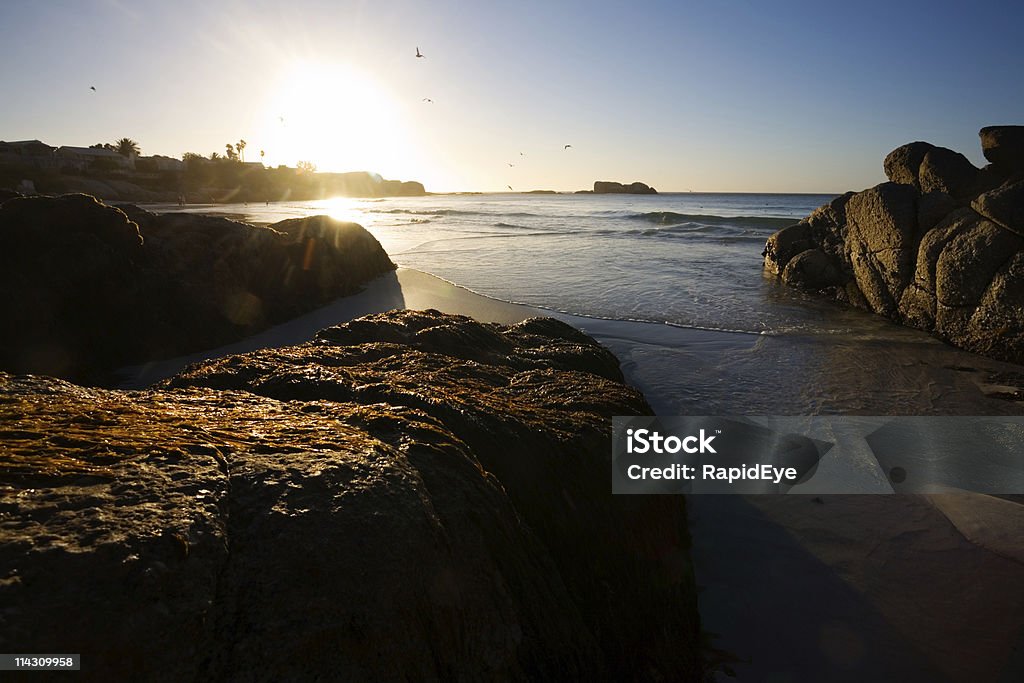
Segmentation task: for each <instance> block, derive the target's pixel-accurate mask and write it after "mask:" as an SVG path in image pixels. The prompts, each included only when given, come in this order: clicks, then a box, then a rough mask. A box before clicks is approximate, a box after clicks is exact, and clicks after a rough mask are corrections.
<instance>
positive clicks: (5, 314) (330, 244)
mask: <svg viewBox="0 0 1024 683" xmlns="http://www.w3.org/2000/svg"><path fill="white" fill-rule="evenodd" d="M281 227H282V230H281V231H279V230H275V229H273V228H265V227H256V226H252V225H247V224H245V223H239V222H236V221H231V220H228V219H225V218H212V217H206V216H197V215H194V214H186V213H178V214H164V215H157V214H153V213H150V212H148V211H145V210H143V209H139V208H138V207H135V206H131V205H125V206H123V207H122V208H120V209H115V208H112V207H109V206H106V205H104V204H101V203H100V202H98V201H96V200H95V199H94V198H92V197H89V196H87V195H66V196H64V197H56V198H51V197H31V198H23V199H13V200H9V201H7V202H5V203H4V204H3V205H2V206H0V265H2V266H3V267H2V268H0V287H2V289H3V291H5V292H14V293H16V294H17V295H16V296H9V297H4V298H3V299H0V318H2V319H5V320H7V321H10V322H11V327H10V329H11V333H10V334H7V335H5V336H4V338H3V339H2V340H0V369H6V370H10V371H14V372H31V373H41V374H49V375H53V376H58V377H65V378H73V379H76V380H79V381H86V382H102V381H104V377H105V376H106V373H107V372H109V371H110V370H112V369H114V368H116V367H118V366H122V365H127V364H131V363H141V362H144V361H147V360H151V359H155V358H161V357H169V356H176V355H181V354H184V353H188V352H193V351H198V350H201V349H205V348H211V347H216V346H220V345H223V344H227V343H229V342H232V341H236V340H238V339H240V338H243V337H245V336H248V335H251V334H253V333H254V332H257V331H259V330H260V329H262V328H264V327H266V326H267V325H270V324H274V323H278V322H283V321H285V320H288V319H290V318H293V317H295V316H297V315H300V314H302V313H304V312H306V311H309V310H310V309H312V308H315V307H316V306H320V305H323V304H325V303H327V302H329V301H331V300H333V299H335V298H337V297H340V296H345V295H348V294H352V293H354V292H356V291H358V289H359V287H360V286H361V284H362V283H363V282H366V281H367V280H369V279H371V278H372V277H375V276H376V275H378V274H380V273H383V272H386V271H388V270H391V269H393V268H394V267H395V266H394V264H393V263H392V262H391V260H390V259H389V258H388V256H387V254H386V253H385V252H384V250H383V249H382V248H381V246H380V244H379V243H378V242H377V240H376V239H374V237H373V236H372V235H370V234H369V233H368V232H366V231H365V230H364V229H363V228H361V227H360V226H358V225H356V224H354V223H342V222H339V221H334V220H333V219H330V218H327V217H322V216H321V217H312V218H306V219H301V220H299V221H297V222H296V221H289V222H286V224H283V225H282V226H281Z"/></svg>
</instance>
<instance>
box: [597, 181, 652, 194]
mask: <svg viewBox="0 0 1024 683" xmlns="http://www.w3.org/2000/svg"><path fill="white" fill-rule="evenodd" d="M594 194H658V191H657V190H655V189H654V188H653V187H651V186H650V185H646V184H644V183H641V182H636V183H630V184H629V185H623V184H622V183H616V182H613V181H610V180H595V181H594Z"/></svg>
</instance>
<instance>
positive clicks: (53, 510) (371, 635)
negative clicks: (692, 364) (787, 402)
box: [0, 311, 700, 681]
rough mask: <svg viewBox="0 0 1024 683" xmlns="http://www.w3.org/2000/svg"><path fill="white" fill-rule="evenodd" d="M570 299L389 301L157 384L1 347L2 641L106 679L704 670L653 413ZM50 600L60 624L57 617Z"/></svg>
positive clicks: (653, 674)
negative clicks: (518, 306)
mask: <svg viewBox="0 0 1024 683" xmlns="http://www.w3.org/2000/svg"><path fill="white" fill-rule="evenodd" d="M620 380H621V375H620V373H619V369H618V363H617V362H616V360H615V358H614V357H613V356H612V355H611V354H610V353H608V352H607V351H605V350H603V349H602V348H601V347H599V346H598V345H597V344H596V343H594V342H593V341H592V340H590V339H589V338H588V337H586V336H584V335H582V334H581V333H580V332H578V331H576V330H574V329H573V328H570V327H568V326H566V325H564V324H562V323H559V322H556V321H554V320H530V321H526V322H524V323H521V324H519V325H514V326H510V327H501V326H497V325H485V324H480V323H477V322H475V321H473V320H471V319H469V318H464V317H460V316H449V315H443V314H440V313H437V312H436V311H427V312H411V311H404V312H391V313H387V314H383V315H378V316H371V317H368V318H364V319H361V320H356V321H353V322H352V323H349V324H346V325H341V326H338V327H334V328H330V329H328V330H324V331H323V333H322V334H321V335H320V336H319V337H318V338H317V339H316V340H315V341H312V342H309V343H307V344H304V345H301V346H296V347H290V348H283V349H268V350H264V351H260V352H257V353H253V354H248V355H245V356H235V357H230V358H224V359H220V360H217V361H213V362H207V363H204V364H202V365H199V366H196V367H193V368H191V369H190V370H188V371H187V372H186V373H184V374H182V375H181V376H178V377H176V378H173V379H171V380H169V381H168V382H166V383H165V384H164V385H163V386H161V387H160V388H159V389H156V390H151V391H141V392H125V391H112V390H101V389H84V388H81V387H77V386H74V385H72V384H68V383H66V382H63V381H60V380H56V379H49V378H39V377H14V376H10V375H5V374H3V373H0V424H3V425H4V426H5V427H4V428H5V432H4V438H3V441H0V512H2V515H0V529H2V530H3V534H2V542H0V604H2V605H3V612H2V614H0V624H2V628H0V650H4V651H7V652H15V651H26V652H58V651H66V650H68V648H69V647H71V645H72V644H73V645H74V647H73V649H74V650H75V651H79V652H81V653H83V660H84V662H85V664H84V667H85V668H86V669H87V671H88V673H89V678H90V680H154V679H158V680H176V681H189V680H195V681H198V680H441V679H443V680H509V679H516V680H520V679H521V680H526V679H529V680H537V679H540V680H555V679H558V680H561V679H573V680H620V679H649V680H698V679H699V675H700V671H699V664H698V658H697V634H698V623H697V615H696V594H695V586H694V582H693V574H692V569H691V565H690V561H689V557H688V552H689V551H688V543H689V541H688V536H687V532H686V519H685V508H684V502H685V501H684V500H683V499H681V498H679V497H675V496H617V497H613V496H611V495H610V485H609V476H610V456H611V450H610V446H611V443H610V428H609V419H610V417H611V416H612V415H632V414H641V413H645V412H648V411H649V407H648V406H647V404H646V402H645V401H644V400H643V397H642V396H641V395H640V394H639V393H638V392H637V391H635V390H633V389H631V388H629V387H626V386H624V385H623V384H622V383H621V381H620ZM55 624H59V625H60V626H59V628H55V626H54V625H55Z"/></svg>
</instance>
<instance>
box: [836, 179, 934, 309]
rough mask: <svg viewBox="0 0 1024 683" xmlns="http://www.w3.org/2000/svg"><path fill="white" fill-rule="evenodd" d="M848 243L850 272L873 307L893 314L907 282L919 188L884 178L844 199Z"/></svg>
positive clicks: (910, 274) (911, 265)
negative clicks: (879, 183)
mask: <svg viewBox="0 0 1024 683" xmlns="http://www.w3.org/2000/svg"><path fill="white" fill-rule="evenodd" d="M846 219H847V236H846V248H847V254H848V255H849V259H850V263H851V265H852V268H853V274H854V277H855V278H856V282H857V285H858V286H859V287H860V290H861V292H862V293H863V294H864V296H865V298H866V299H867V301H868V302H869V304H870V305H871V308H872V310H874V311H875V312H876V313H881V314H882V315H885V316H890V317H891V316H893V315H894V314H895V312H896V302H897V301H899V298H900V296H901V295H902V294H903V289H904V288H905V287H906V286H907V284H909V283H910V280H911V278H912V277H913V272H914V253H915V252H916V250H917V239H916V238H917V193H916V192H915V191H914V189H913V188H912V187H911V186H909V185H902V184H898V183H882V184H881V185H876V186H875V187H873V188H871V189H869V190H864V191H863V192H859V193H857V194H855V195H854V196H853V197H851V198H850V200H849V202H848V203H847V205H846Z"/></svg>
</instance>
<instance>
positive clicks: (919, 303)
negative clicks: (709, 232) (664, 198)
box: [763, 126, 1024, 363]
mask: <svg viewBox="0 0 1024 683" xmlns="http://www.w3.org/2000/svg"><path fill="white" fill-rule="evenodd" d="M1021 131H1024V127H1020V126H998V127H989V128H983V129H982V130H981V133H980V135H981V140H982V147H983V150H984V152H985V156H986V158H988V159H989V160H990V161H992V162H993V163H992V164H990V165H989V166H986V167H985V168H983V169H978V168H976V167H975V166H974V165H972V164H971V163H970V162H969V161H968V160H967V159H966V157H964V156H963V155H961V154H958V153H956V152H953V151H952V150H949V149H945V148H942V147H935V146H933V145H930V144H928V143H926V142H912V143H909V144H907V145H903V146H902V147H898V148H897V149H895V150H893V151H892V152H891V153H890V154H889V155H888V156H887V157H886V158H885V161H884V164H883V168H884V169H885V173H886V175H887V176H888V177H889V180H890V182H887V183H882V184H881V185H877V186H875V187H873V188H869V189H867V190H864V191H863V192H858V193H856V194H855V193H852V192H851V193H847V194H845V195H843V196H841V197H837V198H836V199H834V200H833V201H832V202H830V203H829V204H826V205H825V206H823V207H821V208H819V209H817V210H816V211H815V212H814V213H812V214H811V215H810V216H808V217H807V218H805V219H804V220H802V221H800V222H799V223H797V224H795V225H792V226H789V227H786V228H783V229H782V230H780V231H779V232H777V233H775V234H774V235H772V236H771V237H770V238H769V239H768V242H767V244H766V245H765V250H764V253H763V255H764V257H765V260H764V266H765V269H766V270H768V271H769V272H771V273H773V274H776V275H778V276H780V278H781V279H782V281H783V282H785V283H787V284H790V285H793V286H797V287H801V288H803V289H809V290H814V291H819V292H823V293H825V294H827V295H830V296H833V297H835V298H836V299H839V300H841V301H845V302H847V303H850V304H852V305H855V306H859V307H861V308H865V309H867V310H870V311H873V312H875V313H878V314H880V315H884V316H886V317H887V318H890V319H891V320H894V321H897V322H900V323H903V324H906V325H910V326H913V327H918V328H920V329H923V330H927V331H929V332H933V333H934V334H936V335H937V336H939V337H941V338H942V339H945V340H946V341H949V342H951V343H953V344H955V345H957V346H960V347H962V348H965V349H968V350H971V351H976V352H978V353H982V354H985V355H989V356H993V357H996V358H999V359H1002V360H1009V361H1011V362H1017V363H1024V279H1022V277H1024V176H1022V175H1021V174H1020V171H1019V169H1021V168H1024V145H1022V137H1021V135H1022V133H1021Z"/></svg>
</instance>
